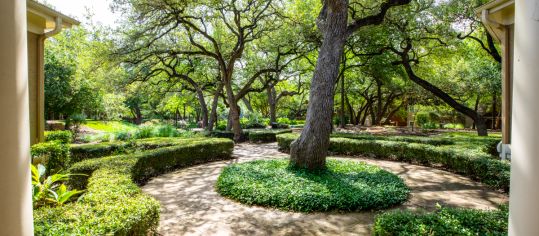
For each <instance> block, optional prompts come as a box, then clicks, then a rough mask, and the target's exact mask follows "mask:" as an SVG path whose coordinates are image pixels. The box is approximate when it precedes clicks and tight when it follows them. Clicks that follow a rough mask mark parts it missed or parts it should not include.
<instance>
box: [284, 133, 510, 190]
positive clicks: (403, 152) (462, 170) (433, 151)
mask: <svg viewBox="0 0 539 236" xmlns="http://www.w3.org/2000/svg"><path fill="white" fill-rule="evenodd" d="M298 136H299V135H296V134H281V135H278V136H277V142H278V144H279V149H280V150H281V151H288V150H289V149H290V144H291V143H292V142H293V141H294V140H295V139H296V138H298ZM329 151H330V152H332V153H334V154H338V155H368V156H372V157H375V158H380V159H389V160H396V161H404V162H410V163H417V164H420V165H425V166H433V165H442V166H443V167H445V168H447V169H449V170H451V171H453V172H456V173H459V174H463V175H466V176H469V177H471V178H473V179H476V180H478V181H480V182H483V183H485V184H487V185H489V186H491V187H493V188H497V189H503V190H504V191H509V176H510V169H511V166H510V164H509V163H508V162H506V161H501V160H496V159H492V157H491V155H489V154H487V153H485V152H482V151H478V150H467V149H458V147H454V146H441V147H437V146H433V145H428V144H419V143H406V142H395V141H380V140H355V139H347V138H331V139H330V147H329Z"/></svg>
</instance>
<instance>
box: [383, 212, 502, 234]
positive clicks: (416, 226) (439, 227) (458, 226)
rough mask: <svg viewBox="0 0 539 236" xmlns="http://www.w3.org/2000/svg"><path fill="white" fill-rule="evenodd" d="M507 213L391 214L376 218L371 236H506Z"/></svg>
mask: <svg viewBox="0 0 539 236" xmlns="http://www.w3.org/2000/svg"><path fill="white" fill-rule="evenodd" d="M508 218H509V210H508V206H507V205H503V206H501V207H500V209H499V210H492V211H481V210H475V209H460V208H443V207H439V208H438V210H436V211H435V212H428V213H425V212H412V211H391V212H386V213H383V214H380V215H378V216H377V217H376V220H375V224H374V227H373V234H374V235H378V236H386V235H387V236H389V235H410V236H412V235H469V236H472V235H507V229H508Z"/></svg>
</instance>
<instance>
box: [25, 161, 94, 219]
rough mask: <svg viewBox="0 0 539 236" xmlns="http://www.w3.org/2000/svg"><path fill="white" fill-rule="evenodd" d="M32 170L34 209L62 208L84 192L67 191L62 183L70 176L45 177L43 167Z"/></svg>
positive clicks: (33, 167) (32, 167) (55, 175)
mask: <svg viewBox="0 0 539 236" xmlns="http://www.w3.org/2000/svg"><path fill="white" fill-rule="evenodd" d="M31 169H32V202H33V205H34V209H37V208H40V207H43V206H62V205H63V204H65V203H67V202H69V201H71V199H72V197H74V196H76V195H78V194H81V193H82V192H84V191H78V190H67V187H66V186H65V185H64V184H63V183H62V182H65V181H68V180H69V177H70V176H71V175H70V174H54V175H51V176H48V177H46V176H45V172H46V168H45V166H43V165H38V166H37V167H36V166H34V165H31Z"/></svg>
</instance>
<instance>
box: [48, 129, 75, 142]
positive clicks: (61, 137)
mask: <svg viewBox="0 0 539 236" xmlns="http://www.w3.org/2000/svg"><path fill="white" fill-rule="evenodd" d="M50 141H59V142H61V143H72V142H73V133H72V132H71V131H69V130H65V131H45V142H50Z"/></svg>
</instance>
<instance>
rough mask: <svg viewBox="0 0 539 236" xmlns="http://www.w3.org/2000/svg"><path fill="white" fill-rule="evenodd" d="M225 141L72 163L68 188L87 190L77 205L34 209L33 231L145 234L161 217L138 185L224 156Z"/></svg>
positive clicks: (227, 147) (182, 143) (194, 142)
mask: <svg viewBox="0 0 539 236" xmlns="http://www.w3.org/2000/svg"><path fill="white" fill-rule="evenodd" d="M233 147H234V144H233V142H232V141H230V140H226V139H204V140H202V139H195V140H189V139H183V140H181V141H179V142H176V143H175V144H174V145H172V146H169V147H161V148H157V149H154V150H149V151H143V152H138V153H132V154H125V155H119V156H110V157H104V158H99V159H90V160H86V161H82V162H79V163H76V164H74V165H73V166H72V167H71V168H70V169H69V172H70V173H77V174H86V175H87V176H80V175H79V176H73V177H72V178H71V180H70V186H72V187H75V188H78V189H84V188H86V187H87V190H86V193H85V194H84V195H83V197H82V198H81V199H80V200H79V201H78V202H76V203H73V204H67V205H65V206H62V207H57V208H48V207H44V208H40V209H38V210H36V211H34V233H35V234H36V235H147V234H148V232H149V231H152V230H155V229H156V227H157V224H158V221H159V208H160V205H159V203H158V202H157V201H156V200H155V199H153V198H151V197H150V196H148V195H146V194H143V193H142V191H141V190H140V188H139V187H138V186H137V184H136V183H143V182H144V181H146V180H148V179H149V178H150V177H152V176H155V175H158V174H160V173H164V172H166V171H169V170H173V169H176V168H179V167H184V166H190V165H194V164H198V163H203V162H208V161H214V160H221V159H228V158H230V157H231V154H232V149H233Z"/></svg>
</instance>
